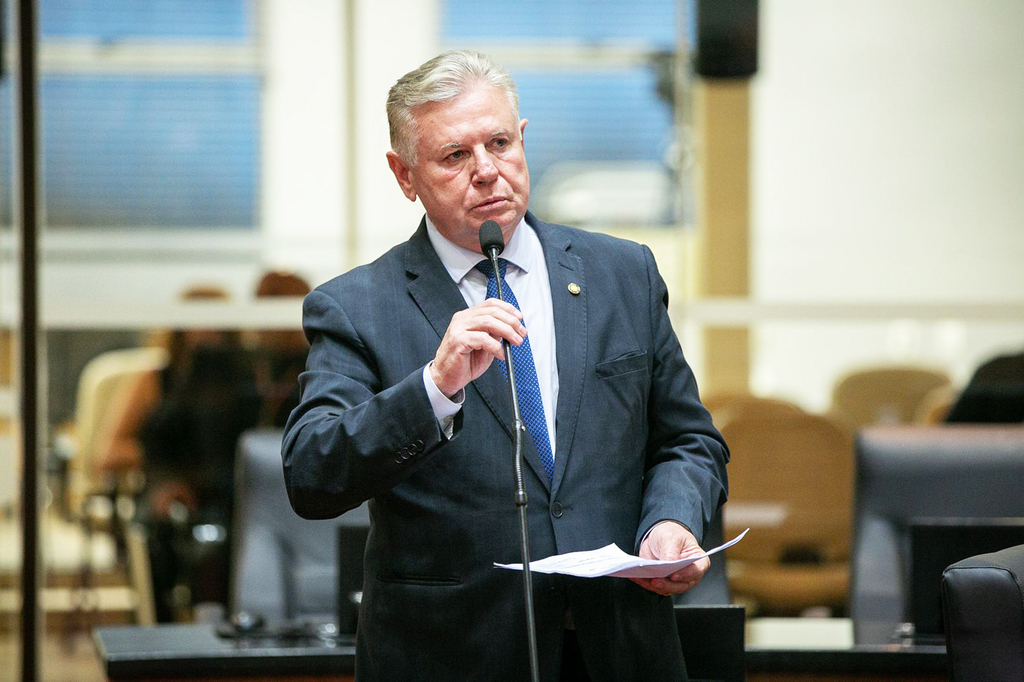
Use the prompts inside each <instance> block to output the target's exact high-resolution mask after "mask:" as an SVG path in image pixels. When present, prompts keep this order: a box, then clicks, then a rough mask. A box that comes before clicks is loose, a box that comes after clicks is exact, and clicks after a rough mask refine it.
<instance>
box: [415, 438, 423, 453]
mask: <svg viewBox="0 0 1024 682" xmlns="http://www.w3.org/2000/svg"><path fill="white" fill-rule="evenodd" d="M413 447H414V448H416V452H423V441H421V440H418V441H416V442H415V443H413Z"/></svg>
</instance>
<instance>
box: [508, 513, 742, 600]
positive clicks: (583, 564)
mask: <svg viewBox="0 0 1024 682" xmlns="http://www.w3.org/2000/svg"><path fill="white" fill-rule="evenodd" d="M673 525H677V526H678V524H673ZM678 527H679V528H682V526H678ZM657 529H658V526H655V528H654V530H652V531H651V533H650V534H649V535H648V536H647V538H645V539H644V542H643V543H641V552H643V548H644V545H647V546H648V547H650V544H649V543H650V542H651V541H652V540H653V541H654V542H656V543H660V542H664V541H665V540H663V539H661V537H660V536H657V537H656V536H655V534H654V533H655V530H657ZM683 530H685V529H683ZM748 530H749V529H748ZM746 534H747V531H746V530H745V531H743V532H742V533H740V534H739V535H737V536H736V537H735V538H733V539H732V540H730V541H729V542H727V543H725V544H724V545H721V546H719V547H715V548H714V549H711V550H708V551H707V552H705V551H703V550H700V548H699V547H698V550H699V551H698V553H696V554H689V555H688V556H685V557H681V558H680V557H677V558H675V559H671V558H670V559H655V558H648V557H643V556H639V557H636V556H631V555H629V554H626V553H625V552H623V551H622V550H621V549H619V548H618V547H617V546H616V545H614V544H611V545H607V546H605V547H602V548H600V549H594V550H590V551H586V552H570V553H568V554H559V555H556V556H551V557H548V558H546V559H539V560H537V561H531V562H530V570H531V571H534V572H536V573H561V574H563V575H571V576H576V577H578V578H599V577H602V576H612V577H616V578H629V579H631V580H633V581H634V582H636V583H637V584H638V585H641V586H642V587H645V588H646V589H649V590H652V591H653V592H658V594H665V595H668V594H681V593H682V592H685V591H686V590H688V589H690V587H692V585H687V586H685V587H684V586H683V584H684V583H687V582H690V580H688V579H687V576H688V575H689V573H688V572H687V571H686V569H687V568H688V567H690V566H693V565H694V564H696V563H697V562H702V563H707V564H708V565H710V559H709V557H710V556H711V555H712V554H714V553H716V552H720V551H721V550H723V549H726V548H727V547H731V546H732V545H735V544H736V543H737V542H739V541H740V540H742V539H743V536H744V535H746ZM656 547H657V548H659V551H661V545H656ZM649 551H650V550H649ZM651 553H652V554H653V552H651ZM494 565H495V566H496V567H498V568H508V569H512V570H518V571H521V570H522V569H523V565H522V564H498V563H496V564H494ZM697 570H699V571H700V575H703V574H704V571H706V570H707V566H704V567H703V569H701V568H699V567H698V569H697ZM680 574H681V575H682V580H673V579H672V576H675V575H680ZM648 584H650V585H651V587H647V585H648ZM677 585H678V586H679V588H680V589H674V588H675V586H677Z"/></svg>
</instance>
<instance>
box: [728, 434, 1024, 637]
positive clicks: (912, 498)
mask: <svg viewBox="0 0 1024 682" xmlns="http://www.w3.org/2000/svg"><path fill="white" fill-rule="evenodd" d="M856 458H857V481H856V492H855V499H856V510H855V519H854V523H855V527H854V544H853V555H852V558H851V562H850V563H851V580H850V615H851V617H852V619H853V624H854V636H855V638H856V640H857V641H859V642H885V641H889V640H890V639H891V638H892V636H893V632H894V631H895V630H896V629H897V628H898V627H899V626H900V624H901V623H905V622H908V621H910V620H911V614H910V609H909V603H910V596H909V594H910V588H911V566H910V556H909V551H910V535H911V530H912V528H913V527H914V526H915V525H916V524H917V523H918V522H919V521H920V520H923V519H957V518H959V519H965V520H975V521H976V520H981V519H986V518H988V519H1005V518H1013V517H1021V516H1024V498H1022V496H1021V483H1020V482H1021V481H1024V428H1022V427H1019V426H955V427H954V426H935V427H910V426H903V427H900V426H893V427H873V428H869V429H864V430H862V431H861V432H860V433H859V434H858V436H857V441H856ZM751 535H753V533H751ZM744 542H745V540H744ZM740 544H741V545H742V544H743V543H740Z"/></svg>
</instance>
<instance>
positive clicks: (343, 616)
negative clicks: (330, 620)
mask: <svg viewBox="0 0 1024 682" xmlns="http://www.w3.org/2000/svg"><path fill="white" fill-rule="evenodd" d="M369 534H370V529H369V527H368V526H338V544H337V547H338V557H337V562H338V632H341V633H344V634H355V631H356V622H357V619H358V617H359V602H360V601H361V600H362V596H363V554H364V553H365V550H366V538H367V536H368V535H369Z"/></svg>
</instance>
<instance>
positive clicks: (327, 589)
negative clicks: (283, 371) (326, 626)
mask: <svg viewBox="0 0 1024 682" xmlns="http://www.w3.org/2000/svg"><path fill="white" fill-rule="evenodd" d="M282 436H283V432H282V431H281V430H280V429H255V430H252V431H248V432H246V433H244V434H243V435H242V438H241V439H240V441H239V446H238V458H239V459H238V466H237V468H236V471H237V477H238V479H237V488H236V512H235V523H234V531H233V532H234V533H235V535H236V540H235V542H234V543H233V546H234V552H235V554H234V556H233V557H232V562H231V564H232V566H231V572H232V580H231V609H232V612H234V613H239V612H247V613H249V614H254V615H256V614H258V615H260V616H262V617H263V618H264V619H265V620H266V622H267V623H268V624H271V623H275V622H277V623H280V622H283V621H288V620H294V619H299V618H302V619H309V620H317V619H319V620H324V621H332V622H333V621H334V620H335V618H336V616H337V597H338V584H339V576H338V568H337V567H338V565H339V563H342V564H349V565H350V564H351V558H352V557H345V558H343V561H341V562H339V561H338V560H337V558H336V552H337V550H336V547H337V545H338V531H337V528H338V527H339V526H351V527H355V528H364V529H365V528H368V527H369V522H370V520H369V513H368V510H367V506H366V505H365V504H364V505H362V506H361V507H358V508H356V509H353V510H352V511H349V512H347V513H345V514H343V515H342V516H340V517H338V518H336V519H330V520H324V521H309V520H305V519H302V518H300V517H299V516H298V515H297V514H296V513H295V512H294V511H293V510H292V507H291V503H290V502H289V501H288V493H287V491H286V489H285V483H284V470H283V468H282V464H281V439H282ZM364 543H365V536H364ZM358 552H359V555H360V557H361V556H362V549H361V548H360V549H359V550H358ZM357 565H359V566H361V565H362V562H361V560H360V561H358V562H357Z"/></svg>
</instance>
